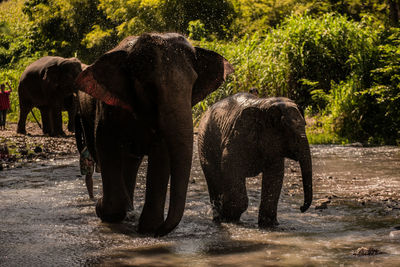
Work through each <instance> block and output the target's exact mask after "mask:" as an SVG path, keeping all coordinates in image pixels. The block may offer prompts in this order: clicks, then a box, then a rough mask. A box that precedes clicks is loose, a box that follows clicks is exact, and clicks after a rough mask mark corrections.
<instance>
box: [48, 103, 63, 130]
mask: <svg viewBox="0 0 400 267" xmlns="http://www.w3.org/2000/svg"><path fill="white" fill-rule="evenodd" d="M50 125H51V130H50V136H64V135H65V133H64V131H63V127H62V113H61V108H60V107H52V108H51V109H50Z"/></svg>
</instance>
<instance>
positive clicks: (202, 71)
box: [192, 47, 234, 106]
mask: <svg viewBox="0 0 400 267" xmlns="http://www.w3.org/2000/svg"><path fill="white" fill-rule="evenodd" d="M195 50H196V59H195V64H194V69H195V71H196V72H197V75H198V77H197V80H196V82H195V84H194V86H193V91H192V106H194V105H196V104H197V103H198V102H200V101H201V100H203V99H204V98H205V97H206V96H207V95H208V94H210V93H211V92H213V91H215V90H216V89H217V88H218V87H219V86H220V85H221V84H222V83H223V82H224V81H225V79H226V77H227V76H228V75H229V74H231V73H233V72H234V69H233V66H232V65H231V64H230V63H229V62H228V60H226V59H225V58H224V57H223V56H221V55H220V54H218V53H216V52H214V51H210V50H207V49H204V48H200V47H195Z"/></svg>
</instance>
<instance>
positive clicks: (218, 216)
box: [213, 209, 242, 223]
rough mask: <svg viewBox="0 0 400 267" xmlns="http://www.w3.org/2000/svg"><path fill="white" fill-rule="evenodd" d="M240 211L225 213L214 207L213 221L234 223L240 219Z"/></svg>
mask: <svg viewBox="0 0 400 267" xmlns="http://www.w3.org/2000/svg"><path fill="white" fill-rule="evenodd" d="M241 215H242V213H239V214H229V213H228V214H227V213H226V212H221V211H218V210H216V209H213V221H214V222H216V223H223V222H225V223H234V222H238V221H240V216H241Z"/></svg>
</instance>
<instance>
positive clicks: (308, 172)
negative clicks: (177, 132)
mask: <svg viewBox="0 0 400 267" xmlns="http://www.w3.org/2000/svg"><path fill="white" fill-rule="evenodd" d="M198 149H199V157H200V162H201V166H202V168H203V172H204V175H205V178H206V180H207V185H208V191H209V195H210V201H211V204H212V207H213V216H214V220H215V221H238V220H239V219H240V216H241V214H242V213H243V212H244V211H245V210H246V209H247V206H248V197H247V192H246V181H245V178H246V177H253V176H256V175H258V174H259V173H261V172H262V173H263V177H262V189H261V205H260V209H259V217H258V224H259V226H260V227H270V226H274V225H276V224H278V221H277V218H276V215H277V205H278V200H279V195H280V192H281V188H282V181H283V176H284V158H285V157H287V158H290V159H293V160H296V161H299V162H300V167H301V171H302V178H303V189H304V204H303V206H302V207H301V208H300V210H301V211H302V212H304V211H306V210H307V209H308V208H309V207H310V205H311V201H312V164H311V155H310V148H309V144H308V141H307V136H306V133H305V121H304V118H303V116H302V115H301V112H300V111H299V109H298V107H297V105H296V104H295V103H294V102H293V101H291V100H289V99H287V98H282V97H272V98H258V97H256V96H253V95H251V94H247V93H240V94H236V95H234V96H231V97H228V98H225V99H223V100H221V101H220V102H218V103H216V104H214V105H213V106H212V107H210V108H209V110H208V111H207V112H206V113H205V114H204V115H203V117H202V119H201V121H200V126H199V134H198Z"/></svg>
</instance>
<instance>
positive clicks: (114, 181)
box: [76, 33, 233, 236]
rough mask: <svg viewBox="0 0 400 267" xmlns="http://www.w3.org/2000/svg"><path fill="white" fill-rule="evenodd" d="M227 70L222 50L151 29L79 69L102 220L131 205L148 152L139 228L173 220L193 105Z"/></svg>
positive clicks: (181, 195)
mask: <svg viewBox="0 0 400 267" xmlns="http://www.w3.org/2000/svg"><path fill="white" fill-rule="evenodd" d="M231 72H233V69H232V66H231V65H230V64H229V62H228V61H227V60H226V59H224V58H223V57H222V56H221V55H219V54H217V53H215V52H212V51H209V50H205V49H201V48H198V47H193V46H192V45H191V44H190V43H189V42H188V41H187V40H186V39H185V38H184V37H183V36H181V35H179V34H175V33H169V34H156V33H154V34H143V35H141V36H138V37H137V36H131V37H127V38H126V39H124V40H123V41H122V42H121V43H120V44H119V45H118V46H117V47H115V48H114V49H112V50H111V51H109V52H107V53H105V54H104V55H103V56H101V57H100V58H99V59H98V60H97V61H96V62H95V63H94V64H92V65H91V66H89V67H88V68H87V69H86V70H85V71H83V72H82V73H81V74H80V75H79V77H78V78H77V80H76V83H77V85H78V87H79V90H81V91H82V92H79V94H78V95H79V103H80V116H81V121H82V126H83V136H84V137H85V138H84V140H85V143H86V146H87V147H88V149H89V152H90V154H91V155H93V158H94V160H95V161H96V164H99V165H100V169H101V177H102V182H103V197H102V198H100V199H99V200H98V202H97V205H96V213H97V215H98V216H99V217H100V218H101V219H102V220H103V221H106V222H119V221H121V220H123V219H124V218H125V216H126V212H127V210H129V209H132V201H133V193H134V192H133V190H134V187H135V183H136V175H137V171H138V167H139V165H140V163H141V161H142V159H143V156H144V155H148V169H147V181H146V197H145V203H144V207H143V210H142V213H141V216H140V218H139V231H140V232H143V233H153V234H155V235H156V236H162V235H165V234H167V233H169V232H170V231H172V230H173V229H174V228H175V227H176V226H177V225H178V224H179V222H180V220H181V218H182V215H183V211H184V207H185V200H186V192H187V186H188V180H189V175H190V168H191V162H192V149H193V122H192V112H191V108H192V105H194V104H196V103H197V102H198V101H200V100H202V99H203V98H205V97H206V96H207V94H209V93H211V92H212V91H214V90H216V89H217V88H218V87H219V86H220V85H221V84H222V82H223V81H224V80H225V77H226V76H227V75H228V74H229V73H231ZM77 132H78V130H77ZM80 139H81V138H80V137H79V134H77V145H78V147H79V146H80V147H83V145H82V144H79V143H78V142H79V140H80ZM170 175H171V182H170V202H169V210H168V215H167V218H166V219H165V220H164V205H165V200H166V192H167V185H168V181H169V177H170Z"/></svg>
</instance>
